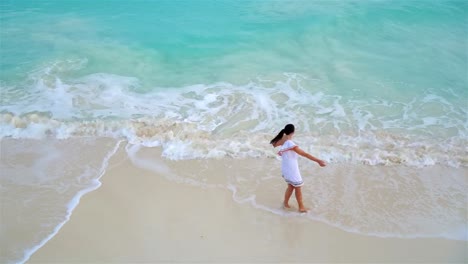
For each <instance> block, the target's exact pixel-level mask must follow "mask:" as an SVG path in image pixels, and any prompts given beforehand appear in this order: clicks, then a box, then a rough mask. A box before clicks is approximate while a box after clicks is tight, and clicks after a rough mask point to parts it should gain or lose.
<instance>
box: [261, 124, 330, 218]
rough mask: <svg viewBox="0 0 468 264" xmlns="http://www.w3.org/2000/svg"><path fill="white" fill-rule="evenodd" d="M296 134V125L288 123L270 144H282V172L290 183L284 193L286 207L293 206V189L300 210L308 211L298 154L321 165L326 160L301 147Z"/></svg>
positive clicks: (280, 152) (323, 165)
mask: <svg viewBox="0 0 468 264" xmlns="http://www.w3.org/2000/svg"><path fill="white" fill-rule="evenodd" d="M293 136H294V125H292V124H288V125H286V126H285V127H284V129H282V130H281V131H280V132H279V133H278V135H277V136H276V137H275V138H273V139H272V140H271V141H270V144H272V145H273V147H277V146H280V145H281V148H280V151H279V152H278V155H280V156H281V172H282V174H283V178H284V180H285V181H286V183H287V184H288V187H287V189H286V192H285V194H284V201H283V206H284V207H285V208H291V207H290V206H289V198H290V197H291V195H292V193H293V191H294V192H295V194H296V200H297V204H298V206H299V212H302V213H305V212H307V210H308V209H307V208H306V207H305V206H304V204H303V202H302V189H301V187H302V185H304V182H303V181H302V176H301V173H300V171H299V165H298V163H297V157H298V155H301V156H303V157H306V158H308V159H310V160H312V161H315V162H317V163H318V164H319V165H320V166H321V167H325V165H326V164H325V161H323V160H320V159H318V158H316V157H314V156H312V155H310V154H309V153H307V152H305V151H303V150H302V149H300V148H299V147H298V146H297V145H296V144H295V143H294V142H293V141H292V137H293Z"/></svg>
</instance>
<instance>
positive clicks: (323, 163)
mask: <svg viewBox="0 0 468 264" xmlns="http://www.w3.org/2000/svg"><path fill="white" fill-rule="evenodd" d="M294 151H295V152H296V153H297V154H299V155H301V156H303V157H306V158H308V159H310V160H312V161H315V162H317V163H318V164H319V165H320V167H325V166H326V164H325V161H323V160H321V159H318V158H316V157H314V156H312V155H310V154H309V153H307V152H305V151H304V150H302V149H301V148H299V147H295V148H294Z"/></svg>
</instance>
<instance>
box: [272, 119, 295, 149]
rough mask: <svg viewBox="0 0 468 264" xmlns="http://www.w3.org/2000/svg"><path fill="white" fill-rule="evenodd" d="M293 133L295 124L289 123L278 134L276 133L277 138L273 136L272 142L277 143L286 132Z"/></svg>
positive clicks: (287, 133)
mask: <svg viewBox="0 0 468 264" xmlns="http://www.w3.org/2000/svg"><path fill="white" fill-rule="evenodd" d="M291 133H294V125H293V124H287V125H286V126H285V127H284V128H283V129H281V131H280V132H279V133H278V135H276V137H275V138H273V139H272V140H271V141H270V144H273V145H274V144H275V143H276V142H278V141H279V140H280V139H281V138H282V137H283V135H284V134H286V135H289V134H291Z"/></svg>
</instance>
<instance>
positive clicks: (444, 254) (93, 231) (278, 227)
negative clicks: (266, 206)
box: [27, 149, 468, 263]
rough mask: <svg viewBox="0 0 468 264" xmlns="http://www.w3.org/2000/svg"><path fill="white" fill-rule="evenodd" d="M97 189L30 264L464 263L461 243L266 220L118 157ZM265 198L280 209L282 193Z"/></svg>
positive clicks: (189, 165) (220, 195)
mask: <svg viewBox="0 0 468 264" xmlns="http://www.w3.org/2000/svg"><path fill="white" fill-rule="evenodd" d="M158 159H159V160H160V158H159V157H155V162H157V160H158ZM223 162H226V161H223ZM219 163H220V161H216V160H212V161H203V162H200V161H183V162H180V161H179V162H177V163H171V162H169V163H168V164H169V167H170V169H171V170H173V171H176V172H180V171H186V172H187V171H191V170H193V171H195V170H202V169H206V168H207V166H208V167H209V166H212V167H213V168H215V169H216V167H217V166H220V165H219ZM197 166H198V167H197ZM217 170H218V172H219V173H229V171H224V172H223V171H219V168H218V169H217ZM101 181H102V183H103V184H102V186H101V187H100V188H99V189H97V190H96V191H93V192H91V193H89V194H87V195H85V196H84V197H83V198H82V199H81V202H80V204H79V205H78V207H77V208H76V209H75V211H74V212H73V214H72V217H71V219H70V221H69V222H67V223H66V224H65V225H64V226H63V228H62V229H61V230H60V231H59V232H58V234H57V235H56V236H55V237H53V238H52V239H51V240H50V241H49V242H48V243H46V244H45V245H44V246H43V247H42V248H40V249H39V250H38V251H37V252H36V253H34V254H33V255H32V257H31V258H30V260H29V261H28V262H27V263H64V262H67V263H105V262H107V263H109V262H120V263H136V262H139V263H161V262H179V263H184V262H198V263H220V262H224V263H226V262H231V263H232V262H244V263H245V262H248V263H259V262H263V263H264V262H275V263H287V262H303V263H312V262H348V263H349V262H352V263H375V262H386V263H415V262H419V263H449V262H455V263H457V262H458V263H462V262H466V261H467V260H468V257H467V251H466V247H467V244H466V242H464V241H453V240H446V239H396V238H378V237H372V236H362V235H358V234H352V233H348V232H345V231H342V230H339V229H337V228H334V227H330V226H328V225H326V224H323V223H319V222H314V221H310V220H306V219H304V218H301V217H286V216H280V215H276V214H272V213H269V212H268V211H262V210H258V209H256V208H253V207H252V206H251V205H250V204H248V203H245V204H240V203H237V202H235V201H234V200H233V197H232V192H231V191H230V190H228V189H227V188H216V187H215V188H212V187H200V186H194V185H191V184H186V183H176V182H174V181H172V180H168V179H167V178H166V177H165V175H164V174H161V173H159V174H158V173H155V172H154V171H148V170H144V169H140V168H137V167H135V166H134V165H133V163H132V162H131V161H130V160H129V159H128V157H127V155H126V153H125V151H124V150H123V149H120V150H119V151H118V152H117V153H116V155H115V156H113V157H112V159H111V160H110V163H109V167H108V169H107V172H106V174H105V175H104V176H103V177H102V178H101ZM271 196H272V197H273V196H274V197H275V198H277V199H278V200H279V202H280V200H281V196H282V194H278V193H275V194H271ZM272 199H273V198H272Z"/></svg>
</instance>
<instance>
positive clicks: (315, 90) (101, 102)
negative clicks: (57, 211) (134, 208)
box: [0, 1, 468, 167]
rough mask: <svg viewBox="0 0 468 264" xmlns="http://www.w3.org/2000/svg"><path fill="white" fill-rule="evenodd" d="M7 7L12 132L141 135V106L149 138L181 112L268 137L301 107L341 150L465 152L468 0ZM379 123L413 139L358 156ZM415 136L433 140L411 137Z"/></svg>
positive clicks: (382, 139)
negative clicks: (417, 148)
mask: <svg viewBox="0 0 468 264" xmlns="http://www.w3.org/2000/svg"><path fill="white" fill-rule="evenodd" d="M1 7H2V8H1V28H2V30H1V32H0V37H1V40H2V41H1V57H2V60H1V62H0V63H1V64H0V69H1V71H0V80H1V92H2V97H1V101H0V103H1V104H0V112H1V113H2V123H1V126H0V129H1V135H2V136H3V137H5V136H6V137H18V138H41V137H44V136H51V135H52V136H53V135H55V136H56V137H59V138H67V137H69V136H74V135H105V136H109V135H110V134H112V136H116V137H126V138H132V139H134V138H139V140H141V134H142V131H141V130H139V128H138V127H135V126H134V122H136V121H138V122H140V121H141V120H143V121H144V122H145V124H150V126H151V128H152V132H148V133H146V132H145V133H146V134H145V136H144V138H145V139H147V138H153V139H154V140H153V141H158V142H161V141H163V142H165V141H167V140H165V139H160V138H157V136H158V134H160V133H161V132H163V133H166V132H168V131H166V130H163V131H161V130H160V126H161V124H162V123H165V122H166V121H168V120H170V122H178V123H183V124H184V125H187V126H188V127H192V126H193V125H194V124H195V126H196V128H197V131H199V132H200V133H205V132H208V133H211V134H216V135H218V136H219V137H221V138H226V137H230V136H232V135H233V134H237V132H245V133H249V132H250V133H251V132H255V133H257V134H256V135H258V136H259V137H261V140H264V139H263V138H264V137H266V136H265V134H273V133H276V131H277V130H279V129H280V128H281V127H283V126H284V124H286V123H295V124H296V125H298V127H299V129H300V130H299V131H301V133H303V135H304V136H305V137H307V136H309V137H308V139H309V140H307V139H304V140H305V142H306V145H309V144H312V142H314V141H313V138H316V137H317V136H318V135H321V136H320V139H322V140H323V145H329V142H330V140H331V141H332V142H334V141H336V138H339V139H338V141H339V142H340V144H339V145H340V146H339V147H338V148H337V149H334V150H331V151H329V152H330V153H329V155H328V161H336V162H341V161H346V162H348V161H353V162H358V163H363V162H364V163H366V162H367V163H370V164H388V163H395V162H396V163H406V164H408V163H411V164H412V163H415V164H416V165H428V164H429V165H431V164H437V163H440V164H444V165H450V166H455V167H458V166H460V165H466V164H467V160H466V157H465V156H466V149H464V148H463V147H460V146H462V145H463V144H464V143H466V139H467V131H468V129H467V128H468V121H467V116H468V114H467V108H466V101H467V98H468V95H467V92H468V89H467V84H468V79H467V78H468V77H467V76H468V18H467V11H466V10H468V4H467V2H466V1H136V2H133V1H132V2H124V1H66V2H63V1H41V2H36V1H3V2H2V4H1ZM239 102H242V103H241V104H240V103H239ZM248 116H250V118H249V117H248ZM109 120H111V121H112V122H114V123H112V124H110V123H109ZM89 122H97V123H99V124H100V125H99V126H98V127H99V129H97V128H96V127H93V128H90V127H89ZM115 122H117V123H115ZM119 122H120V123H119ZM119 128H121V129H120V131H118V130H119ZM190 131H192V129H191V128H190ZM259 133H260V134H259ZM261 133H263V134H261ZM327 136H329V137H330V138H327ZM155 137H156V138H155ZM369 137H371V138H375V140H374V143H371V144H372V146H373V147H375V148H382V146H384V147H385V146H387V145H389V144H390V145H394V141H395V139H397V140H396V141H397V142H396V145H397V146H398V147H401V148H402V149H403V150H405V151H403V153H406V152H411V153H409V154H408V153H407V155H406V154H405V155H406V156H405V155H403V157H402V156H399V157H397V158H396V159H395V158H392V157H389V156H388V155H387V156H381V155H380V156H379V157H378V158H377V159H374V158H372V159H371V161H370V162H368V161H366V159H370V158H369V155H371V153H370V152H373V150H372V148H369V153H367V152H366V153H364V154H363V155H364V157H366V158H355V157H358V156H362V155H361V153H360V150H358V149H356V150H355V151H354V150H351V153H353V155H354V157H351V158H350V157H347V156H346V155H347V154H346V153H348V152H350V151H349V149H347V146H348V145H349V141H353V142H361V143H362V144H364V145H366V144H367V145H368V144H369V142H362V141H363V140H364V141H366V140H367V139H368V138H369ZM195 138H197V136H195ZM195 141H196V140H195ZM441 142H442V143H443V145H440V143H441ZM190 144H192V143H190ZM362 144H361V145H362ZM412 144H419V145H423V146H424V148H429V149H431V150H432V149H434V150H435V151H434V153H432V154H428V153H423V154H421V153H413V152H414V147H413V146H412ZM447 146H449V147H447ZM447 148H449V149H450V151H452V153H447V150H446V149H447ZM406 150H407V151H406ZM265 151H266V150H265ZM204 153H205V154H206V152H204ZM179 154H180V153H176V154H175V155H174V156H173V157H172V158H175V157H180V155H179ZM261 154H264V153H261ZM184 155H185V154H184ZM184 155H182V156H183V157H182V158H186V157H188V158H198V157H200V155H198V156H191V155H188V156H187V155H185V156H184ZM421 155H422V156H423V157H422V158H421V157H420V156H421ZM169 156H171V155H169ZM201 156H203V155H201ZM441 156H442V158H441ZM416 158H417V159H418V160H417V161H416V162H413V161H414V160H415V159H416Z"/></svg>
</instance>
